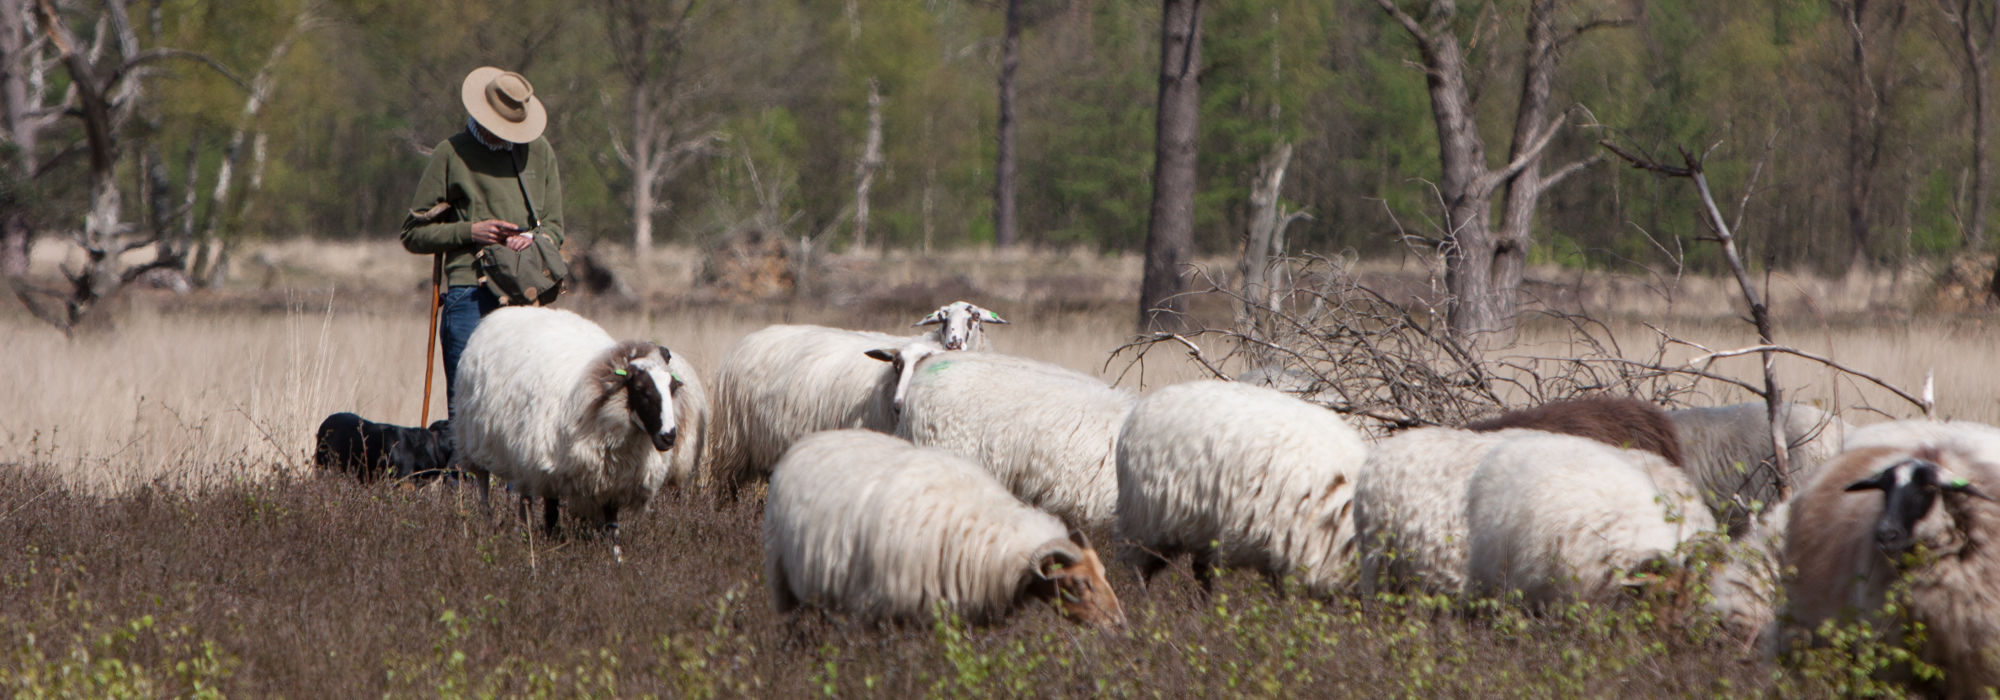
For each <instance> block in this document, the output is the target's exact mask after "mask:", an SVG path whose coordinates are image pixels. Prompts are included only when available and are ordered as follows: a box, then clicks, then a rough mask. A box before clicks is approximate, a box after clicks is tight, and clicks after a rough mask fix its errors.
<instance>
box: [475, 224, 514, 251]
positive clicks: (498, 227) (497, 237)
mask: <svg viewBox="0 0 2000 700" xmlns="http://www.w3.org/2000/svg"><path fill="white" fill-rule="evenodd" d="M520 230H521V227H519V226H515V225H513V224H510V223H507V222H505V221H501V220H499V219H487V220H485V221H478V222H474V223H473V224H472V241H473V242H474V243H478V244H480V245H493V244H495V243H499V242H502V241H505V240H507V237H508V236H512V235H514V233H515V232H517V231H520ZM515 250H520V248H515Z"/></svg>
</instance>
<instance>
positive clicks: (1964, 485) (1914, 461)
mask: <svg viewBox="0 0 2000 700" xmlns="http://www.w3.org/2000/svg"><path fill="white" fill-rule="evenodd" d="M1940 461H1943V458H1942V457H1941V456H1940V454H1939V452H1938V451H1937V450H1935V449H1924V450H1919V451H1918V452H1917V453H1916V454H1915V455H1914V456H1911V457H1908V458H1906V459H1903V460H1901V461H1899V462H1896V463H1894V464H1891V465H1889V466H1888V467H1887V468H1885V469H1882V470H1881V471H1878V472H1876V473H1874V474H1873V475H1871V476H1869V477H1868V478H1865V479H1861V480H1859V481H1856V482H1854V483H1852V484H1848V485H1847V488H1846V489H1844V490H1846V491H1850V492H1851V491H1881V492H1882V513H1881V515H1880V516H1878V517H1877V518H1876V520H1875V546H1876V547H1878V548H1880V549H1881V550H1882V551H1883V552H1884V553H1886V554H1890V555H1896V554H1901V553H1903V552H1905V551H1907V550H1909V549H1910V547H1911V546H1912V545H1914V544H1915V543H1916V542H1917V540H1918V539H1919V538H1918V537H1917V536H1916V530H1917V525H1918V522H1919V521H1922V520H1923V519H1924V516H1926V515H1929V514H1930V512H1931V509H1932V508H1933V507H1934V506H1936V505H1937V501H1938V497H1939V496H1940V495H1941V494H1957V495H1962V496H1970V497H1974V498H1981V499H1985V500H1989V501H1990V500H1992V498H1990V497H1988V496H1987V495H1986V494H1985V493H1983V492H1981V491H1980V490H1979V489H1978V488H1977V487H1975V486H1973V485H1972V483H1971V482H1969V481H1966V480H1965V479H1961V478H1958V477H1956V476H1954V475H1952V473H1951V472H1949V471H1946V470H1945V468H1944V467H1941V466H1939V465H1938V462H1940Z"/></svg>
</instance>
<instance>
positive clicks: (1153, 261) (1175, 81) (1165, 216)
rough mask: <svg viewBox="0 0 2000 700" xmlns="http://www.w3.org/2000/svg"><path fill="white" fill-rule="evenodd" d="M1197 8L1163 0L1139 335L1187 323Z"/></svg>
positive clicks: (1194, 1) (1186, 1)
mask: <svg viewBox="0 0 2000 700" xmlns="http://www.w3.org/2000/svg"><path fill="white" fill-rule="evenodd" d="M1201 2H1202V0H1165V9H1164V11H1163V12H1162V13H1161V17H1160V102H1159V108H1158V110H1157V112H1156V114H1155V117H1154V124H1155V125H1156V128H1155V130H1154V147H1153V205H1152V216H1151V218H1150V219H1149V221H1148V223H1147V226H1146V264H1145V276H1144V277H1143V278H1142V279H1141V280H1140V282H1139V331H1140V332H1142V333H1144V332H1151V331H1162V330H1178V329H1181V328H1185V327H1186V325H1187V320H1186V314H1187V300H1186V298H1185V297H1184V296H1182V292H1184V291H1186V289H1187V279H1186V278H1185V277H1183V276H1182V275H1183V273H1184V271H1183V270H1182V268H1183V267H1184V266H1185V265H1186V264H1187V261H1188V256H1189V255H1190V254H1191V251H1192V249H1193V248H1194V196H1195V179H1194V176H1195V155H1196V149H1195V140H1196V139H1197V138H1198V137H1199V136H1200V134H1201V129H1200V116H1201V68H1202V66H1201Z"/></svg>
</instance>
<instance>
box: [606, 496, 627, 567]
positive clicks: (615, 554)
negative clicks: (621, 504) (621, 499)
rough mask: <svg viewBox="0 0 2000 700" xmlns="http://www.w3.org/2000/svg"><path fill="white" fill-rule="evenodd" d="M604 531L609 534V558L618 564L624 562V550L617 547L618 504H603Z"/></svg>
mask: <svg viewBox="0 0 2000 700" xmlns="http://www.w3.org/2000/svg"><path fill="white" fill-rule="evenodd" d="M604 532H605V533H606V534H609V535H611V558H612V559H613V560H615V561H617V562H618V563H620V564H623V563H625V552H623V551H622V550H620V548H619V547H618V506H615V505H612V506H605V508H604Z"/></svg>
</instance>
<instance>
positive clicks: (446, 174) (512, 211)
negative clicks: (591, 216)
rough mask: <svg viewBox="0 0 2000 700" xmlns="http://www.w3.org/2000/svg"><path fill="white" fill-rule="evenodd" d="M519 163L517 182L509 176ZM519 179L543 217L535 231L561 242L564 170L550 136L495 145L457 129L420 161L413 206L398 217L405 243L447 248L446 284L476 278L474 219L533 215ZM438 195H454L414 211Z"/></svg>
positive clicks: (522, 221)
mask: <svg viewBox="0 0 2000 700" xmlns="http://www.w3.org/2000/svg"><path fill="white" fill-rule="evenodd" d="M524 151H525V153H526V157H525V158H524V157H523V152H524ZM517 163H518V164H520V173H521V176H520V184H517V183H516V181H515V178H514V172H515V170H514V168H515V164H517ZM523 184H525V185H526V187H527V190H528V196H529V197H531V198H533V200H534V204H535V214H537V215H539V216H540V217H541V226H540V227H538V228H536V229H535V236H536V237H538V238H539V237H544V236H547V237H550V239H551V242H553V243H555V244H556V245H557V246H558V247H560V246H561V245H562V242H563V208H562V200H563V197H562V175H561V173H559V172H557V171H556V157H555V150H554V149H552V148H550V147H549V141H548V139H546V138H538V139H535V141H534V142H533V143H528V144H516V145H515V146H514V148H513V150H509V151H495V150H492V149H490V148H487V147H486V144H483V143H480V142H479V139H478V138H476V137H474V136H473V135H472V132H470V131H465V130H460V131H459V132H458V133H457V134H453V135H452V137H451V138H448V139H445V140H444V141H443V142H441V143H439V144H438V146H437V150H435V151H432V152H431V160H430V163H429V164H428V165H425V166H424V177H423V179H422V180H420V181H418V182H417V189H416V195H415V196H413V197H411V198H410V212H411V213H410V214H409V215H408V216H405V217H404V218H403V249H404V250H408V251H410V252H412V253H417V254H419V255H429V254H431V253H444V272H445V280H446V284H448V285H454V286H456V285H475V284H478V283H479V280H478V275H477V274H475V272H474V271H473V269H472V256H473V254H474V253H476V252H478V251H479V248H480V246H479V244H477V243H474V242H472V222H475V221H484V220H486V219H499V220H502V221H506V222H510V223H513V224H514V225H517V226H521V227H523V228H525V227H527V226H528V225H529V223H530V217H529V216H528V204H527V202H526V201H525V200H523V199H522V198H521V189H522V185H523ZM438 202H449V203H451V210H450V211H448V212H445V213H444V214H442V215H440V216H438V217H437V218H436V219H435V220H430V221H426V220H424V219H423V218H421V217H420V216H418V215H417V214H419V213H421V212H424V211H425V210H428V209H430V208H431V207H432V206H434V205H436V204H437V203H438Z"/></svg>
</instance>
